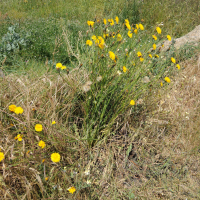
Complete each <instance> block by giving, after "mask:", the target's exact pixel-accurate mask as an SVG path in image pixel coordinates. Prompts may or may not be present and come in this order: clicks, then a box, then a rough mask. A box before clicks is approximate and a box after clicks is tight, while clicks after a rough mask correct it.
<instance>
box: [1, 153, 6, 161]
mask: <svg viewBox="0 0 200 200" xmlns="http://www.w3.org/2000/svg"><path fill="white" fill-rule="evenodd" d="M4 158H5V156H4V153H3V152H0V162H1V161H2V160H3V159H4Z"/></svg>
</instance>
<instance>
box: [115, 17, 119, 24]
mask: <svg viewBox="0 0 200 200" xmlns="http://www.w3.org/2000/svg"><path fill="white" fill-rule="evenodd" d="M115 21H116V23H117V24H118V23H119V17H117V16H116V17H115Z"/></svg>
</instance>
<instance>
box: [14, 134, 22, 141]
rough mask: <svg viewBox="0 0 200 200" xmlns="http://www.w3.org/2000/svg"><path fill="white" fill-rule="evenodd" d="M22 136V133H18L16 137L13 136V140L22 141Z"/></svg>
mask: <svg viewBox="0 0 200 200" xmlns="http://www.w3.org/2000/svg"><path fill="white" fill-rule="evenodd" d="M22 137H23V135H21V134H18V135H17V136H16V137H15V140H18V141H20V142H21V141H22Z"/></svg>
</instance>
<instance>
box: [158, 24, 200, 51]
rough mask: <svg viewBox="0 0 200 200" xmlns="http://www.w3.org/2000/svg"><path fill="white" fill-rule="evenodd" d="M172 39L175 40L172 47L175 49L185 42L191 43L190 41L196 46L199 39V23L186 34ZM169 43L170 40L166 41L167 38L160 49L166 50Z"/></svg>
mask: <svg viewBox="0 0 200 200" xmlns="http://www.w3.org/2000/svg"><path fill="white" fill-rule="evenodd" d="M174 40H175V44H174V47H175V48H176V49H179V48H180V47H182V46H184V45H186V44H191V43H193V44H194V46H196V45H197V44H198V42H199V41H200V25H199V26H197V27H196V28H195V29H194V30H192V31H191V32H189V33H188V34H186V35H184V36H182V37H180V38H177V39H174ZM171 44H172V41H168V40H167V41H165V42H164V47H163V48H162V50H161V51H167V50H168V49H169V47H170V45H171Z"/></svg>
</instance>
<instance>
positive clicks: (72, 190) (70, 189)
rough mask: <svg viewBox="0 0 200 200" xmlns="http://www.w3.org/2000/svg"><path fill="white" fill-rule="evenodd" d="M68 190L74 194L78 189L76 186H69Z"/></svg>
mask: <svg viewBox="0 0 200 200" xmlns="http://www.w3.org/2000/svg"><path fill="white" fill-rule="evenodd" d="M67 190H68V191H69V193H71V194H73V193H74V192H75V191H76V188H75V187H74V186H73V187H70V188H68V189H67Z"/></svg>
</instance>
